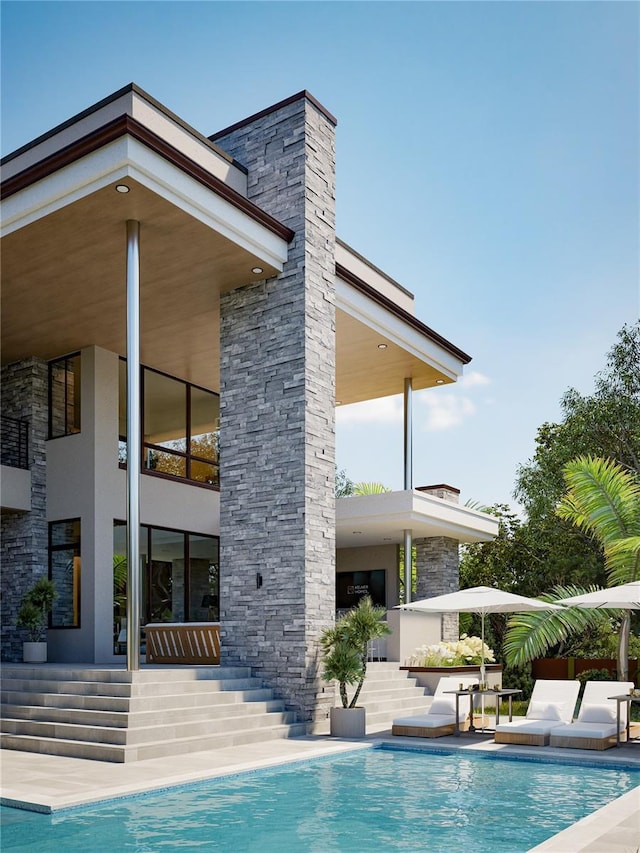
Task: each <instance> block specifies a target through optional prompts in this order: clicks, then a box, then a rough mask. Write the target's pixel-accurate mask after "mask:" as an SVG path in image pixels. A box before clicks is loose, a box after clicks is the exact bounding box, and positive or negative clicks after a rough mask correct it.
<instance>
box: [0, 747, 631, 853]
mask: <svg viewBox="0 0 640 853" xmlns="http://www.w3.org/2000/svg"><path fill="white" fill-rule="evenodd" d="M637 785H640V770H638V769H629V768H624V767H617V768H612V767H608V768H603V767H594V766H591V765H589V766H585V765H577V764H572V763H556V762H548V761H542V760H528V759H517V760H516V759H513V758H512V759H508V758H503V757H496V756H493V755H492V756H488V755H486V754H484V755H482V754H477V753H476V754H469V753H465V754H461V753H459V752H451V751H445V750H443V751H428V752H427V751H423V750H413V749H408V750H406V749H401V750H399V749H396V748H387V747H382V748H371V749H363V750H358V751H357V752H349V753H348V754H341V755H338V756H332V757H329V758H321V759H314V760H310V761H304V762H297V763H294V764H289V765H282V766H280V767H277V768H272V769H270V770H260V771H256V772H252V773H242V774H238V775H236V776H233V777H225V778H220V779H215V780H211V781H208V782H200V783H197V784H192V785H189V786H184V787H180V788H170V789H166V790H164V791H160V792H154V793H150V794H145V795H139V796H135V797H128V798H126V799H119V800H112V801H109V802H105V803H101V804H97V805H93V806H85V807H81V808H73V809H68V810H64V811H59V812H54V813H53V814H50V815H43V814H37V813H34V812H26V811H21V810H17V809H11V808H6V807H4V808H2V810H1V811H2V823H3V830H2V849H3V851H8V850H11V851H16V853H17V851H21V852H22V853H27V851H29V853H44V852H45V851H46V853H51V851H53V850H56V849H60V850H64V851H65V853H66V851H83V853H91V851H103V850H109V849H117V850H135V851H139V853H151V851H153V853H155V851H163V850H175V849H177V848H178V847H180V849H183V848H194V849H201V850H207V851H208V850H221V851H233V853H244V851H259V853H276V851H277V853H298V851H299V852H300V853H307V851H309V853H316V851H318V853H320V851H321V853H366V851H374V850H375V851H377V850H379V849H381V848H383V847H384V848H388V849H391V850H402V851H405V853H407V851H422V850H425V851H429V853H437V851H443V852H444V851H446V853H462V851H464V853H468V851H470V850H475V851H488V850H491V851H502V853H520V851H522V853H524V851H526V850H529V849H530V848H531V847H533V846H535V845H536V844H539V843H540V842H542V841H544V840H545V839H546V838H549V837H550V836H551V835H554V834H555V833H556V832H559V831H560V830H561V829H564V828H565V827H567V826H569V825H570V824H572V823H574V822H575V821H577V820H579V819H580V818H581V817H584V816H585V815H587V814H589V813H590V812H592V811H594V810H595V809H597V808H599V807H601V806H603V805H605V804H606V803H607V802H610V801H611V800H613V799H615V798H616V797H619V796H621V795H622V794H624V793H625V792H626V791H628V790H630V789H631V788H633V787H635V786H637Z"/></svg>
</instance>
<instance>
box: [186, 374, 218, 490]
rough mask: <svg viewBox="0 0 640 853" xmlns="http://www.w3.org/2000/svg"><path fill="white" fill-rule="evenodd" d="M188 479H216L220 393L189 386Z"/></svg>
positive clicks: (208, 480)
mask: <svg viewBox="0 0 640 853" xmlns="http://www.w3.org/2000/svg"><path fill="white" fill-rule="evenodd" d="M189 398H190V400H189V402H190V405H189V450H190V455H191V458H190V460H189V461H190V468H189V479H191V480H197V481H198V482H200V483H217V482H218V451H219V441H220V397H218V395H217V394H211V393H210V392H209V391H203V390H202V389H201V388H196V387H195V386H193V385H191V386H189Z"/></svg>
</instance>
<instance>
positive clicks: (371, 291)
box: [336, 264, 471, 364]
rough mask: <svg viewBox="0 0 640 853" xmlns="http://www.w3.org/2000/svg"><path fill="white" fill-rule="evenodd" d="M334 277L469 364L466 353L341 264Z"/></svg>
mask: <svg viewBox="0 0 640 853" xmlns="http://www.w3.org/2000/svg"><path fill="white" fill-rule="evenodd" d="M336 275H337V276H338V278H341V279H342V280H343V281H346V282H347V284H351V285H352V286H353V287H355V288H356V289H357V290H359V291H360V292H361V293H364V294H365V296H368V297H369V298H370V299H373V300H374V301H375V302H377V303H378V304H379V305H381V306H382V307H383V308H386V309H387V311H390V312H391V313H392V314H395V315H396V317H398V318H399V319H400V320H402V321H403V322H404V323H407V324H408V325H409V326H412V328H414V329H415V330H416V331H417V332H420V334H422V335H425V336H426V337H428V338H431V340H432V341H433V342H434V343H436V344H438V345H439V346H441V347H442V348H443V349H445V350H447V352H449V353H451V355H453V356H455V357H456V358H458V359H460V361H461V362H462V363H463V364H469V362H470V361H471V356H470V355H467V353H466V352H463V351H462V350H461V349H458V347H457V346H455V345H454V344H452V343H451V341H448V340H447V339H446V338H443V337H442V335H439V334H438V333H437V332H434V330H433V329H430V328H429V326H426V325H425V324H424V323H423V322H421V321H420V320H418V319H417V318H416V317H414V316H413V314H409V312H408V311H405V310H404V308H400V306H399V305H396V304H395V302H392V301H391V299H389V298H387V297H386V296H383V295H382V293H379V292H378V291H377V290H376V289H375V288H374V287H371V285H370V284H367V283H366V281H363V280H362V279H361V278H358V276H357V275H354V274H353V273H352V272H350V271H349V270H348V269H347V268H346V267H344V266H342V264H336Z"/></svg>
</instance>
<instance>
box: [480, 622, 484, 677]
mask: <svg viewBox="0 0 640 853" xmlns="http://www.w3.org/2000/svg"><path fill="white" fill-rule="evenodd" d="M480 615H481V619H480V622H481V624H482V631H481V633H482V651H481V652H480V654H481V655H482V663H481V664H480V681H483V682H484V681H485V677H484V676H485V669H484V611H483V612H482V613H481V614H480Z"/></svg>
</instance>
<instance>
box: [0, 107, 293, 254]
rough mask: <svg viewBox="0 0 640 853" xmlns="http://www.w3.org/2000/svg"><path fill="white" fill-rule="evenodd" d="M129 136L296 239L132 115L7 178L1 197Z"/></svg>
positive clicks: (268, 225)
mask: <svg viewBox="0 0 640 853" xmlns="http://www.w3.org/2000/svg"><path fill="white" fill-rule="evenodd" d="M125 134H128V135H129V136H132V137H133V138H134V139H137V140H138V141H139V142H142V143H143V144H144V145H146V146H147V147H148V148H150V149H151V150H153V151H155V152H157V153H158V154H160V155H161V156H162V157H164V158H165V159H166V160H168V161H169V162H171V163H173V164H174V165H175V166H177V167H178V168H179V169H181V170H182V171H183V172H185V173H186V174H188V175H190V176H191V177H192V178H195V180H197V181H199V182H200V183H201V184H203V185H204V186H206V187H207V188H208V189H210V190H213V192H215V193H216V194H217V195H219V196H221V197H222V198H224V199H226V201H228V202H230V203H231V204H233V205H234V206H235V207H237V208H239V209H240V210H242V211H243V212H244V213H246V214H247V215H248V216H250V217H251V218H252V219H254V220H255V221H257V222H260V224H262V225H264V226H265V227H266V228H268V229H269V230H270V231H272V232H273V233H274V234H277V235H278V236H279V237H281V238H282V239H283V240H286V241H287V242H288V243H289V242H291V240H292V239H293V237H294V233H295V232H294V231H292V230H291V229H290V228H288V227H287V226H286V225H283V224H282V223H281V222H278V220H277V219H274V218H273V217H272V216H270V215H269V214H268V213H266V212H265V211H264V210H262V209H261V208H259V207H258V206H257V205H255V204H253V202H251V201H249V200H248V199H246V198H245V197H244V196H242V195H240V193H238V192H236V190H234V189H233V188H232V187H229V186H227V184H225V183H224V181H221V180H220V178H217V177H216V176H215V175H212V174H211V173H210V172H208V171H207V170H206V169H204V168H203V167H202V166H200V165H199V164H198V163H196V162H194V161H193V160H191V158H189V157H187V156H185V155H184V154H182V152H180V151H178V150H177V149H176V148H174V147H173V146H172V145H169V144H168V143H167V142H165V140H164V139H162V138H161V137H159V136H158V135H157V134H155V133H153V132H152V131H150V130H149V129H148V128H146V127H145V126H144V125H143V124H140V122H138V121H136V119H134V118H132V117H131V116H129V115H123V116H120V117H118V118H117V119H114V120H113V121H112V122H109V123H108V124H106V125H104V126H103V127H101V128H100V129H99V130H98V131H95V132H94V133H90V134H88V135H87V136H85V137H83V138H82V139H79V140H77V141H75V142H73V143H71V144H70V145H67V146H66V147H65V148H62V149H61V150H60V151H57V152H56V153H55V154H52V155H51V156H50V157H47V158H46V159H44V160H42V161H41V162H39V163H36V164H35V166H32V167H30V168H28V169H25V170H24V171H22V172H19V173H18V174H17V175H14V176H13V177H12V178H9V179H7V180H6V181H4V182H3V183H2V187H1V189H0V198H8V197H9V196H11V195H13V194H14V193H16V192H19V191H20V190H22V189H24V188H25V187H27V186H29V185H30V184H33V183H35V182H36V181H39V180H42V178H45V177H47V176H48V175H51V174H52V173H53V172H56V171H57V170H58V169H61V168H63V167H64V166H68V165H69V164H70V163H73V162H74V161H75V160H79V159H80V158H81V157H84V156H86V155H87V154H90V153H92V152H93V151H96V150H97V149H98V148H102V147H103V146H104V145H107V144H109V143H110V142H113V141H114V140H116V139H119V138H120V137H121V136H124V135H125Z"/></svg>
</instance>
